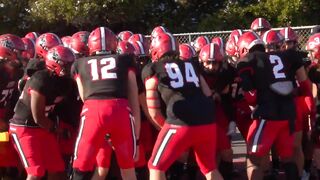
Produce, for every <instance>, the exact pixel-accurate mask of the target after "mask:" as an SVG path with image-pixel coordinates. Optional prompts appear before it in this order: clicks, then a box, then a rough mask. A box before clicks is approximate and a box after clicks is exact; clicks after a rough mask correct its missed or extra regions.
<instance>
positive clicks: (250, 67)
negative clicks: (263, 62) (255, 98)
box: [237, 54, 254, 91]
mask: <svg viewBox="0 0 320 180" xmlns="http://www.w3.org/2000/svg"><path fill="white" fill-rule="evenodd" d="M253 62H254V55H253V54H249V55H248V56H246V57H244V58H243V59H242V60H241V61H240V62H239V63H238V64H237V72H238V75H239V77H240V79H241V83H240V85H241V87H242V89H243V90H244V91H250V90H252V89H254V82H253V75H254V63H253Z"/></svg>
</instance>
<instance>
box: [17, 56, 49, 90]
mask: <svg viewBox="0 0 320 180" xmlns="http://www.w3.org/2000/svg"><path fill="white" fill-rule="evenodd" d="M43 69H46V63H45V61H43V60H40V59H36V58H34V59H31V60H30V61H29V62H28V64H27V66H26V67H25V69H24V76H23V77H22V78H21V79H20V80H19V84H18V88H19V91H20V92H22V91H23V88H24V86H25V84H26V82H27V80H28V78H30V77H31V76H32V75H33V74H34V73H35V72H37V71H39V70H43Z"/></svg>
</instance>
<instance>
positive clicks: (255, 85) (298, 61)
mask: <svg viewBox="0 0 320 180" xmlns="http://www.w3.org/2000/svg"><path fill="white" fill-rule="evenodd" d="M304 56H305V54H303V53H301V52H298V51H295V50H287V51H283V52H270V53H264V52H254V53H250V54H248V55H247V56H246V57H245V58H244V59H242V60H241V61H240V62H239V64H238V70H239V74H240V77H241V80H242V81H241V86H242V88H243V89H244V90H245V91H249V90H252V89H256V90H257V107H256V109H255V111H254V114H253V117H254V118H265V119H269V120H288V119H294V118H295V105H294V102H293V93H291V91H290V90H291V89H292V92H293V87H294V84H295V74H296V71H297V70H298V69H299V68H300V67H302V66H303V65H304V62H303V58H304ZM274 85H275V86H274ZM283 92H285V93H283Z"/></svg>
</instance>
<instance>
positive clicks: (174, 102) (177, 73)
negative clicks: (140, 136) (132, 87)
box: [142, 58, 214, 125]
mask: <svg viewBox="0 0 320 180" xmlns="http://www.w3.org/2000/svg"><path fill="white" fill-rule="evenodd" d="M197 66H198V64H197V63H195V62H194V61H181V60H179V59H171V58H168V59H163V60H161V61H158V62H154V63H150V64H148V65H147V66H146V67H145V68H144V69H143V72H142V76H143V79H144V80H147V79H148V78H150V77H156V78H157V80H158V91H159V92H160V94H161V98H162V100H163V101H164V103H165V104H166V113H167V120H168V122H169V123H171V124H187V125H197V124H207V123H210V122H212V121H213V110H214V108H213V101H212V99H209V98H207V97H206V96H205V95H204V94H203V92H202V89H201V86H200V71H199V67H197Z"/></svg>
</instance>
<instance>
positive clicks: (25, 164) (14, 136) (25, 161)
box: [11, 134, 29, 168]
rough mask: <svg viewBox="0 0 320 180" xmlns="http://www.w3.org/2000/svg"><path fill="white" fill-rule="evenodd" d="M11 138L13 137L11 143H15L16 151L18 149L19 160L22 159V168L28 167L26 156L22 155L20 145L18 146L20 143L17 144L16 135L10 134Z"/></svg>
mask: <svg viewBox="0 0 320 180" xmlns="http://www.w3.org/2000/svg"><path fill="white" fill-rule="evenodd" d="M11 136H12V137H13V141H14V143H15V144H16V146H17V149H18V152H19V154H20V156H21V159H22V162H23V165H24V167H25V168H27V167H29V165H28V162H27V159H26V156H25V155H24V153H23V151H22V148H21V144H20V142H19V140H18V137H17V135H16V134H11Z"/></svg>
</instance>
